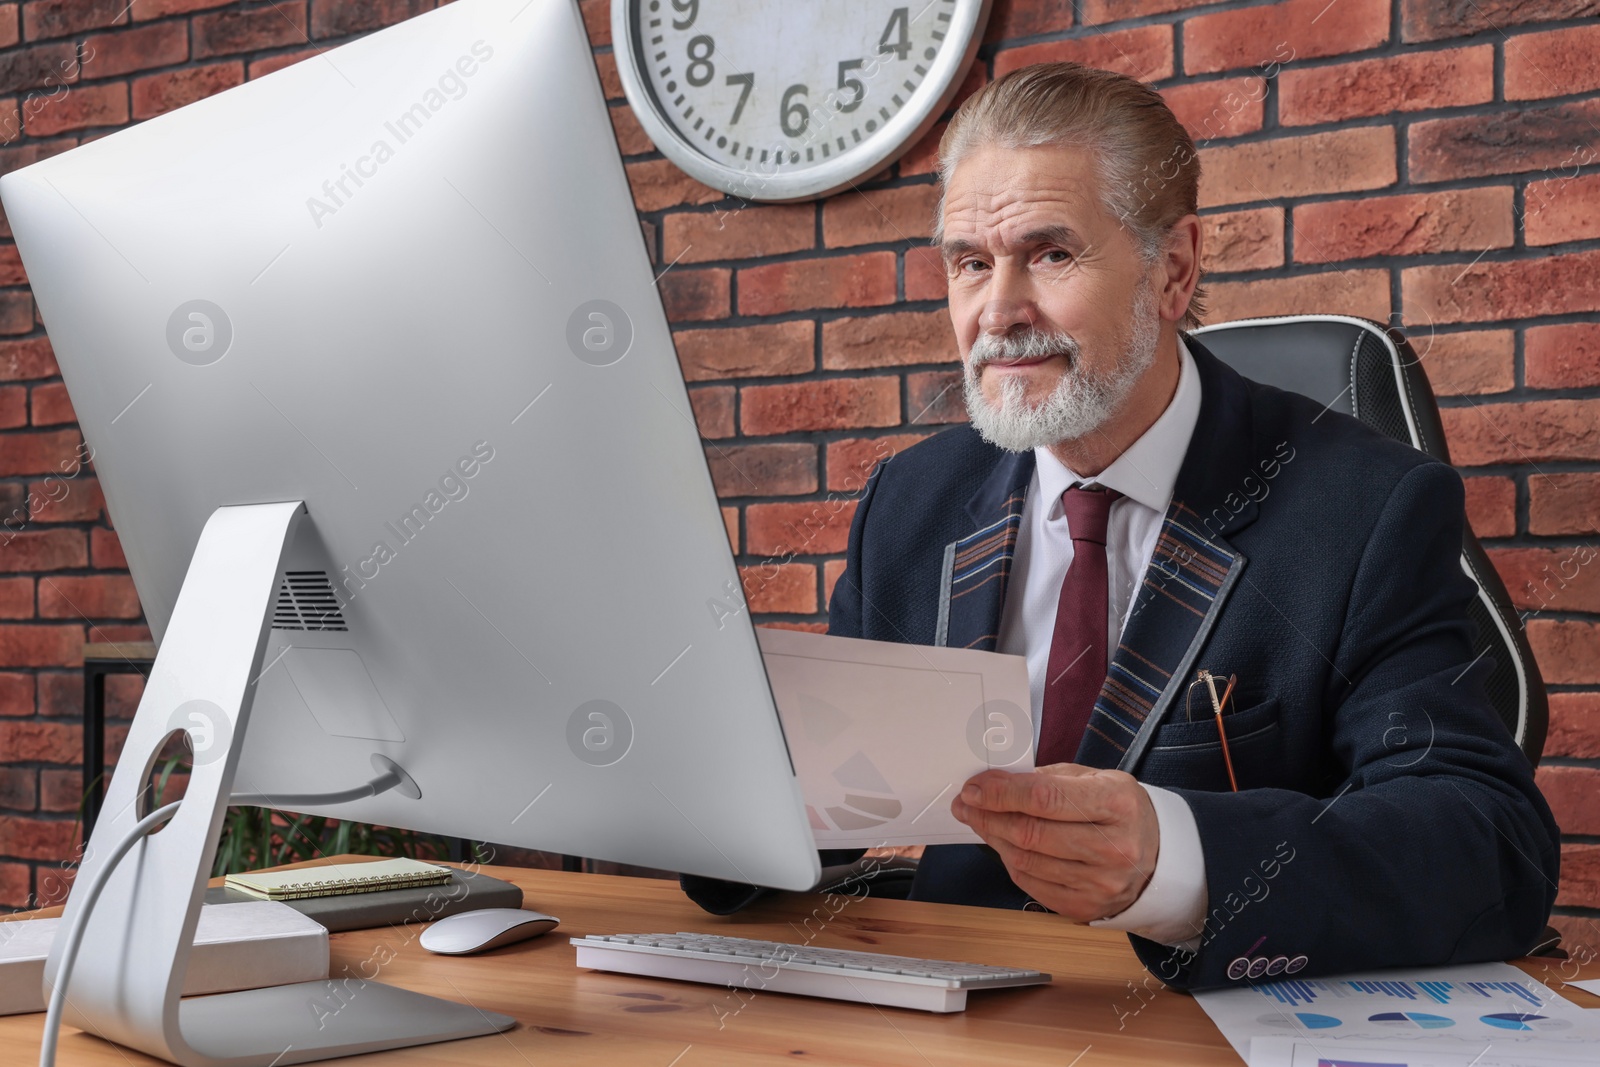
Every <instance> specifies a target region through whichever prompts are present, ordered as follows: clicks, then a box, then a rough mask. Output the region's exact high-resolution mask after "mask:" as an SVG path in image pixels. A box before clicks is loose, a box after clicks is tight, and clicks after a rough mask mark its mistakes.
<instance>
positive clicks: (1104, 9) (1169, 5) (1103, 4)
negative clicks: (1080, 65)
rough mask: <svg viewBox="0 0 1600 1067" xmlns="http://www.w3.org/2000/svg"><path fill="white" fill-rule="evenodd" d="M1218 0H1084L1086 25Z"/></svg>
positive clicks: (1199, 5) (1203, 4)
mask: <svg viewBox="0 0 1600 1067" xmlns="http://www.w3.org/2000/svg"><path fill="white" fill-rule="evenodd" d="M1216 2H1217V0H1083V3H1082V5H1081V8H1082V13H1083V23H1084V25H1086V26H1087V25H1090V24H1098V23H1102V22H1116V21H1118V20H1120V19H1134V18H1139V17H1140V16H1142V15H1164V14H1166V13H1167V12H1169V11H1184V10H1187V9H1188V8H1191V7H1203V6H1205V5H1207V4H1215V3H1216Z"/></svg>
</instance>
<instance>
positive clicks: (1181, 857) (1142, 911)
mask: <svg viewBox="0 0 1600 1067" xmlns="http://www.w3.org/2000/svg"><path fill="white" fill-rule="evenodd" d="M1139 785H1140V786H1141V787H1142V788H1143V789H1144V791H1145V792H1146V793H1148V794H1149V795H1150V803H1151V804H1153V805H1154V806H1155V809H1156V825H1157V830H1158V832H1159V834H1160V836H1161V843H1160V845H1159V846H1158V848H1157V851H1156V869H1155V871H1154V872H1153V873H1152V874H1151V875H1150V882H1149V884H1148V885H1146V886H1145V887H1144V892H1142V893H1140V894H1139V898H1138V899H1137V900H1135V901H1134V902H1133V903H1132V904H1130V905H1129V906H1128V907H1127V908H1125V909H1124V910H1122V911H1120V912H1118V913H1117V914H1116V915H1113V916H1110V917H1109V918H1105V919H1096V920H1094V921H1093V922H1091V923H1090V924H1089V925H1090V926H1101V927H1106V928H1109V929H1112V930H1126V931H1128V932H1129V933H1133V934H1138V935H1139V936H1140V937H1146V938H1149V939H1150V940H1151V941H1155V942H1158V943H1159V944H1163V945H1167V946H1169V947H1173V948H1182V949H1186V950H1188V951H1190V952H1194V951H1197V950H1198V949H1199V948H1200V934H1201V932H1202V930H1203V929H1204V924H1205V916H1206V905H1207V902H1208V901H1207V893H1206V860H1205V850H1204V849H1203V848H1202V847H1201V844H1200V830H1199V828H1198V827H1196V826H1195V822H1194V812H1192V811H1190V810H1189V805H1188V804H1187V803H1185V802H1184V799H1183V798H1182V797H1180V796H1179V795H1178V794H1176V793H1173V792H1170V791H1168V790H1166V789H1162V788H1161V787H1160V786H1154V785H1145V783H1143V782H1140V783H1139Z"/></svg>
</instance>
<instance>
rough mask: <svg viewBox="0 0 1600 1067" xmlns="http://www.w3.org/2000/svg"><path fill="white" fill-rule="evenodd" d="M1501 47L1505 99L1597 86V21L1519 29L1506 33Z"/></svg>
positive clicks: (1599, 34)
mask: <svg viewBox="0 0 1600 1067" xmlns="http://www.w3.org/2000/svg"><path fill="white" fill-rule="evenodd" d="M1597 7H1600V5H1597ZM1503 47H1504V49H1505V55H1506V68H1505V92H1506V99H1507V100H1537V99H1540V98H1542V97H1546V96H1567V95H1569V94H1572V93H1582V92H1587V91H1589V90H1590V89H1600V67H1596V65H1595V62H1594V56H1595V53H1596V51H1600V25H1593V24H1591V25H1587V26H1570V27H1567V28H1566V29H1560V30H1549V31H1547V32H1544V33H1519V34H1517V35H1515V36H1513V37H1507V38H1506V40H1505V44H1504V46H1503Z"/></svg>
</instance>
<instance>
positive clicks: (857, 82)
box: [839, 59, 867, 111]
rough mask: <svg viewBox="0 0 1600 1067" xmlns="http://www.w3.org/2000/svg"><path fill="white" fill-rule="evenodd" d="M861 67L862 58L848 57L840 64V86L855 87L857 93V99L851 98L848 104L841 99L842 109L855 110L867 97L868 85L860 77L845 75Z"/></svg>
mask: <svg viewBox="0 0 1600 1067" xmlns="http://www.w3.org/2000/svg"><path fill="white" fill-rule="evenodd" d="M860 69H861V60H859V59H847V60H845V61H844V62H843V63H840V64H839V88H840V89H854V90H855V94H856V95H855V99H853V100H851V101H850V102H849V103H848V104H847V103H845V102H844V101H843V100H841V101H839V110H840V111H854V110H855V109H856V108H858V107H860V106H861V101H863V100H865V99H866V98H867V87H866V86H865V85H862V84H861V79H860V78H846V77H845V75H846V74H848V73H850V72H851V71H852V70H860Z"/></svg>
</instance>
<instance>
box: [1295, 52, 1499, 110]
mask: <svg viewBox="0 0 1600 1067" xmlns="http://www.w3.org/2000/svg"><path fill="white" fill-rule="evenodd" d="M1493 99H1494V46H1493V45H1490V44H1483V45H1475V46H1473V47H1471V48H1451V49H1445V50H1443V51H1438V52H1410V53H1405V54H1402V55H1397V56H1385V57H1383V58H1382V59H1363V60H1361V61H1359V62H1356V63H1339V64H1336V65H1334V66H1331V67H1309V68H1297V67H1289V68H1286V69H1285V70H1284V71H1283V73H1282V74H1280V75H1279V76H1278V121H1279V122H1280V123H1282V124H1283V125H1285V126H1305V125H1309V124H1311V123H1317V122H1341V121H1343V120H1345V119H1354V118H1363V117H1365V116H1368V115H1387V114H1390V113H1391V112H1396V111H1422V110H1424V109H1427V108H1435V107H1462V106H1465V105H1468V104H1485V103H1488V102H1489V101H1491V100H1493Z"/></svg>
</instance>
